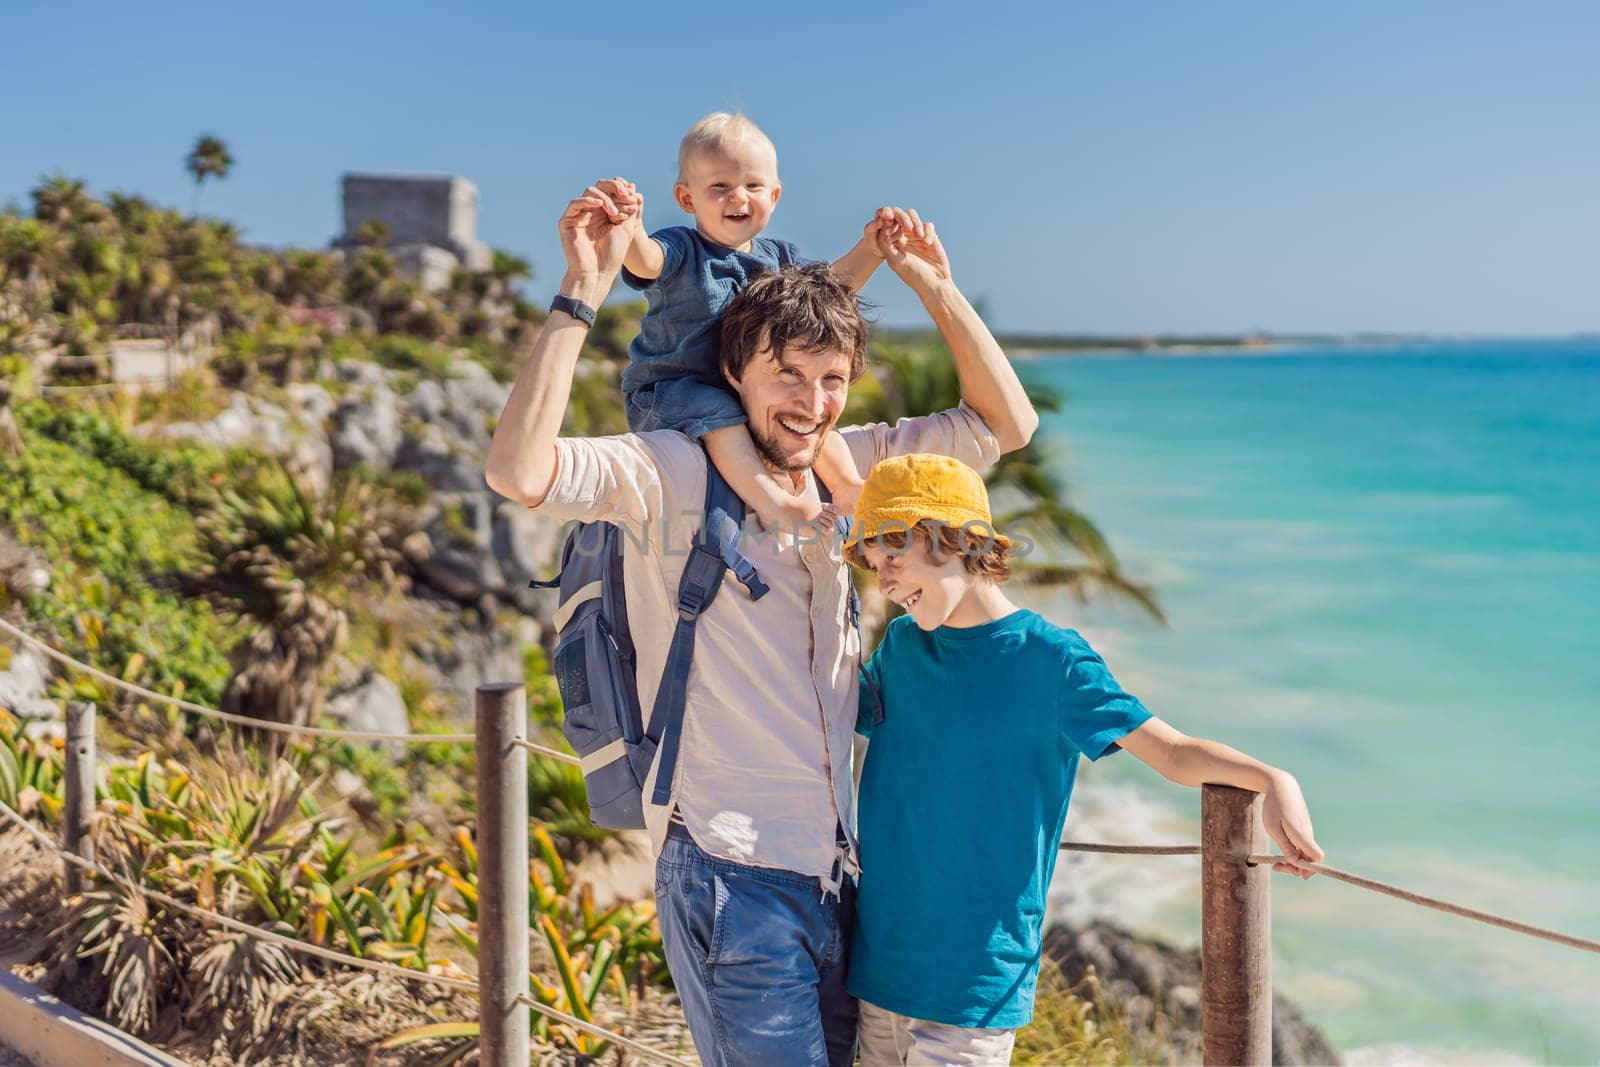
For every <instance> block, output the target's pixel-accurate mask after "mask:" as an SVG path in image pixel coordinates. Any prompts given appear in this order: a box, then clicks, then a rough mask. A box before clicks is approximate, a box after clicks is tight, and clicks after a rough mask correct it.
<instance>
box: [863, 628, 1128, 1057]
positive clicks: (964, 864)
mask: <svg viewBox="0 0 1600 1067" xmlns="http://www.w3.org/2000/svg"><path fill="white" fill-rule="evenodd" d="M861 682H862V684H861V710H860V715H859V717H858V719H857V726H856V730H857V732H858V733H861V734H864V735H867V736H870V738H871V744H870V746H869V747H868V749H867V760H866V767H865V768H864V770H863V773H862V779H861V796H860V813H859V820H860V840H861V885H860V894H859V895H858V897H857V910H856V928H855V937H854V941H853V943H852V947H851V950H850V977H849V988H850V992H851V993H853V994H854V995H855V996H857V997H860V998H862V999H863V1000H869V1001H871V1002H872V1003H873V1004H876V1005H878V1006H879V1007H880V1008H887V1009H888V1010H890V1011H895V1012H899V1013H900V1014H902V1015H907V1016H910V1017H912V1018H917V1019H929V1020H933V1021H935V1022H941V1023H949V1024H951V1025H954V1026H981V1027H993V1028H997V1029H999V1028H1012V1027H1019V1026H1023V1025H1025V1024H1026V1023H1027V1022H1028V1021H1029V1019H1031V1018H1032V1017H1033V991H1034V984H1035V982H1036V981H1037V979H1038V975H1039V952H1040V942H1041V932H1042V928H1043V925H1044V908H1045V894H1046V890H1047V889H1048V887H1049V885H1050V876H1051V874H1052V872H1054V870H1055V866H1056V856H1057V854H1058V852H1059V849H1058V847H1057V846H1058V844H1059V842H1060V840H1061V828H1062V825H1063V824H1064V823H1065V821H1066V817H1067V803H1068V801H1069V800H1070V799H1071V798H1072V783H1073V779H1074V777H1075V776H1076V774H1077V769H1078V756H1079V754H1080V753H1081V754H1082V755H1085V756H1088V757H1089V758H1090V759H1098V758H1100V757H1101V756H1103V755H1105V754H1106V753H1107V752H1114V751H1116V749H1117V745H1116V742H1117V741H1118V740H1119V739H1120V738H1122V737H1123V736H1124V735H1126V734H1127V733H1128V732H1130V731H1131V730H1134V729H1136V728H1137V727H1138V726H1139V725H1140V724H1141V723H1143V722H1144V721H1145V720H1146V719H1148V718H1150V713H1149V712H1148V711H1146V710H1145V708H1144V705H1142V704H1141V703H1139V701H1138V700H1137V699H1136V698H1134V697H1132V696H1130V695H1129V694H1127V693H1125V692H1123V691H1122V689H1121V688H1120V687H1119V686H1118V685H1117V683H1116V680H1115V679H1114V678H1112V677H1111V672H1110V671H1108V670H1107V669H1106V665H1105V662H1104V661H1103V660H1102V659H1101V658H1100V656H1099V655H1098V654H1097V653H1096V652H1095V651H1094V649H1092V648H1090V647H1089V644H1088V642H1087V641H1085V640H1084V639H1083V638H1082V637H1080V636H1079V635H1078V634H1077V633H1076V632H1075V631H1073V630H1065V629H1062V628H1061V627H1059V626H1056V625H1054V624H1053V623H1050V622H1048V621H1046V620H1045V619H1043V618H1041V617H1040V616H1039V615H1037V614H1035V613H1034V612H1032V611H1025V610H1024V611H1016V612H1013V613H1012V614H1010V615H1007V616H1006V617H1004V618H1002V619H997V620H995V621H994V622H990V623H985V624H984V625H982V626H974V627H971V628H966V629H958V628H952V627H948V626H944V627H940V628H939V629H937V630H932V631H925V630H922V629H921V628H919V627H918V626H917V625H916V623H915V621H913V620H912V619H911V618H910V617H908V616H903V617H901V618H898V619H895V620H894V621H893V622H892V623H890V624H889V628H888V631H887V632H886V633H885V634H884V638H883V642H882V644H880V645H879V646H878V650H877V652H875V653H874V654H873V656H872V659H871V660H870V661H869V662H868V663H867V665H866V668H865V669H864V670H863V672H862V679H861ZM880 698H881V701H882V704H881V708H882V721H881V722H877V723H874V719H875V718H877V715H876V711H877V709H878V707H879V704H878V700H879V699H880Z"/></svg>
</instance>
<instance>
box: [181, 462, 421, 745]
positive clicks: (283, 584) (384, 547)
mask: <svg viewBox="0 0 1600 1067" xmlns="http://www.w3.org/2000/svg"><path fill="white" fill-rule="evenodd" d="M398 514H399V509H398V504H397V503H396V501H395V498H394V497H392V496H391V495H389V494H387V493H385V492H384V491H383V490H380V489H378V488H377V487H375V486H373V485H371V484H369V483H366V482H362V481H360V480H358V479H355V478H353V477H343V478H340V479H339V480H337V481H336V483H335V485H334V486H333V488H332V489H331V490H330V491H329V492H328V493H326V494H325V495H323V496H321V497H318V496H315V495H313V494H312V492H311V491H310V490H309V488H307V486H306V485H305V484H304V483H303V482H301V481H299V480H297V479H296V478H295V477H294V476H293V475H292V474H291V473H290V472H289V471H288V470H287V469H285V468H284V467H283V466H282V464H280V463H271V464H267V465H266V466H265V467H263V468H262V470H261V472H260V474H259V475H258V476H257V477H256V478H255V480H254V483H253V484H252V485H250V486H249V487H247V488H246V490H245V491H243V492H240V491H233V490H228V491H225V492H224V493H223V494H222V499H221V502H220V504H219V506H218V507H217V508H216V509H215V510H214V511H213V512H212V513H210V514H209V515H207V516H205V517H204V518H202V520H201V522H200V533H201V538H202V542H203V546H204V548H205V549H206V552H207V554H208V555H209V556H210V557H211V562H210V563H209V564H208V565H207V566H206V567H205V568H204V569H203V570H202V571H201V573H200V575H199V576H198V579H197V582H198V585H199V588H200V589H201V590H203V591H205V592H207V593H209V594H211V595H213V596H215V597H217V598H218V599H219V600H221V601H222V602H223V603H224V604H226V605H229V606H231V607H233V608H234V609H235V610H237V611H239V612H240V613H241V614H243V615H245V616H248V617H249V618H251V619H253V620H254V621H255V622H256V624H257V627H258V628H257V630H256V632H255V633H254V634H253V635H252V636H251V637H250V639H249V640H248V641H246V642H245V643H244V644H243V645H242V646H241V648H240V651H239V656H238V660H239V662H238V665H237V667H236V670H235V673H234V676H233V678H232V679H231V680H230V681H229V683H228V688H227V691H226V692H225V694H224V696H223V707H224V709H225V710H228V711H232V712H236V713H238V714H244V715H251V716H254V717H256V718H261V719H269V720H272V721H275V722H287V723H294V724H296V725H304V724H305V723H307V722H309V721H311V719H312V718H313V717H314V716H315V715H316V713H317V711H318V710H319V708H320V706H321V699H322V695H321V694H322V687H321V684H320V680H321V674H322V670H323V667H324V665H325V664H326V663H327V662H328V661H329V660H330V659H331V658H332V657H333V656H334V655H335V654H337V653H338V651H339V649H340V648H341V647H342V646H343V644H344V641H345V638H346V636H347V633H348V618H347V616H346V612H345V608H344V606H343V600H344V596H345V594H346V593H347V592H348V591H349V589H350V588H351V587H353V586H355V585H357V584H359V583H361V582H364V581H369V580H372V581H380V582H388V583H392V582H394V581H395V580H396V579H395V571H394V566H395V564H396V563H397V562H398V561H399V559H400V553H399V550H398V548H397V545H398V543H399V540H400V536H401V533H402V531H401V530H400V527H399V523H398V521H397V517H398Z"/></svg>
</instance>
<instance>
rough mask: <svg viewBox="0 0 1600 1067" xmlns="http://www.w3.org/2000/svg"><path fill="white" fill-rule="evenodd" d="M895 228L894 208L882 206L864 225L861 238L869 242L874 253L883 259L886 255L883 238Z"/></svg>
mask: <svg viewBox="0 0 1600 1067" xmlns="http://www.w3.org/2000/svg"><path fill="white" fill-rule="evenodd" d="M894 229H895V221H894V208H892V207H880V208H879V209H878V210H877V211H875V212H873V214H872V218H871V219H869V220H867V224H866V226H864V227H862V229H861V239H862V240H863V241H865V242H866V243H867V247H868V248H870V249H871V250H872V254H873V255H875V256H877V257H878V258H879V259H883V258H884V255H885V249H884V247H883V239H884V238H885V236H887V235H888V233H890V232H892V231H893V230H894Z"/></svg>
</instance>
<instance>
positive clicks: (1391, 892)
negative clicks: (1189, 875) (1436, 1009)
mask: <svg viewBox="0 0 1600 1067" xmlns="http://www.w3.org/2000/svg"><path fill="white" fill-rule="evenodd" d="M1282 860H1283V857H1282V856H1271V855H1265V854H1262V855H1255V854H1252V855H1250V856H1247V857H1246V861H1247V862H1248V863H1250V864H1251V865H1252V866H1255V865H1271V864H1273V863H1279V862H1282ZM1298 866H1301V867H1304V868H1306V869H1307V870H1312V871H1316V872H1317V873H1318V874H1325V875H1327V876H1328V877H1329V878H1333V879H1336V880H1338V881H1341V882H1348V883H1349V884H1350V885H1353V886H1359V887H1361V888H1362V889H1370V890H1372V892H1374V893H1382V894H1384V895H1385V896H1390V897H1394V898H1395V899H1396V900H1403V901H1405V902H1406V903H1408V904H1417V905H1419V906H1421V907H1424V908H1432V909H1434V910H1435V911H1442V912H1445V913H1446V914H1448V915H1459V916H1460V917H1461V918H1463V919H1472V920H1474V921H1476V922H1480V923H1487V924H1488V925H1490V926H1498V927H1499V928H1500V929H1502V930H1511V931H1514V932H1516V933H1519V934H1526V935H1527V936H1529V937H1537V938H1542V939H1543V940H1545V941H1553V942H1555V943H1556V944H1558V945H1567V946H1569V947H1571V948H1577V949H1582V950H1583V951H1585V952H1600V941H1592V940H1590V939H1589V938H1587V937H1577V936H1575V935H1573V934H1564V933H1561V932H1560V931H1559V930H1550V929H1547V928H1545V927H1543V926H1534V925H1532V924H1531V923H1525V922H1520V921H1518V920H1516V919H1508V918H1506V917H1505V916H1504V915H1495V914H1494V913H1493V912H1487V911H1479V910H1478V909H1477V908H1469V907H1466V906H1465V905H1463V904H1452V903H1450V902H1449V901H1448V900H1440V899H1439V898H1438V897H1429V896H1424V895H1423V894H1421V893H1417V892H1413V891H1412V890H1410V889H1402V888H1400V887H1399V886H1397V885H1390V884H1389V883H1388V882H1380V881H1378V880H1377V879H1376V878H1365V877H1363V876H1361V875H1359V874H1351V873H1350V872H1349V871H1341V870H1340V869H1339V868H1337V867H1329V866H1328V865H1327V864H1323V863H1312V862H1310V861H1309V860H1301V861H1299V863H1298Z"/></svg>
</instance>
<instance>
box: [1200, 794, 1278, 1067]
mask: <svg viewBox="0 0 1600 1067" xmlns="http://www.w3.org/2000/svg"><path fill="white" fill-rule="evenodd" d="M1266 851H1267V834H1266V831H1265V829H1263V827H1262V824H1261V794H1259V793H1252V792H1250V791H1249V790H1246V789H1235V788H1234V787H1232V786H1226V785H1208V786H1206V787H1205V788H1204V789H1203V790H1202V793H1201V799H1200V897H1201V916H1202V917H1201V930H1200V987H1201V1002H1202V1007H1201V1021H1200V1033H1201V1040H1202V1042H1203V1044H1204V1052H1203V1059H1204V1062H1205V1063H1206V1064H1230V1065H1232V1064H1248V1065H1256V1064H1270V1063H1271V1062H1272V910H1271V898H1270V897H1269V895H1268V884H1267V879H1268V877H1269V875H1270V874H1271V868H1269V867H1250V866H1247V865H1246V863H1245V857H1246V856H1248V855H1249V854H1251V853H1263V852H1266Z"/></svg>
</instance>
